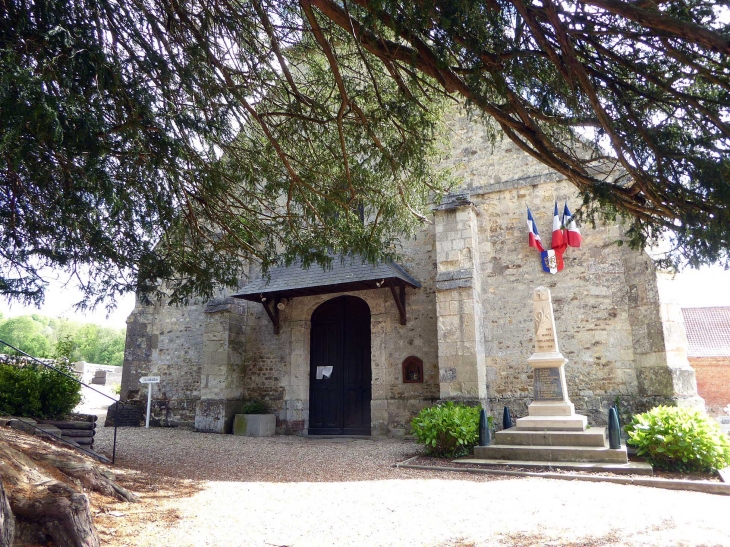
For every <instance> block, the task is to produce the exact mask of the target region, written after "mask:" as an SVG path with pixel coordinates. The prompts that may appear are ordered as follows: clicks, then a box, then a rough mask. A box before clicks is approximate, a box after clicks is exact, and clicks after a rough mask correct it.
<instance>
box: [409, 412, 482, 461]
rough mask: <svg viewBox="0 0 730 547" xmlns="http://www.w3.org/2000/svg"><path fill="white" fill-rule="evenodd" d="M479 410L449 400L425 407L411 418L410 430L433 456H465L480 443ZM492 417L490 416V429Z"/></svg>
mask: <svg viewBox="0 0 730 547" xmlns="http://www.w3.org/2000/svg"><path fill="white" fill-rule="evenodd" d="M480 410H481V407H478V406H466V405H463V404H454V403H452V402H451V401H449V402H446V403H441V404H438V405H436V406H432V407H429V408H424V409H423V410H421V412H419V413H418V416H416V417H415V418H413V421H412V422H411V431H412V432H413V434H414V435H415V436H416V439H418V442H419V443H421V444H423V445H425V446H426V450H427V452H428V453H429V454H431V455H432V456H443V457H449V458H455V457H457V456H462V455H464V454H468V453H469V450H471V447H473V446H474V445H476V444H477V442H478V440H479V411H480ZM491 425H492V418H491V416H490V417H489V427H491Z"/></svg>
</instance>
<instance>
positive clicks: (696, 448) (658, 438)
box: [626, 406, 730, 471]
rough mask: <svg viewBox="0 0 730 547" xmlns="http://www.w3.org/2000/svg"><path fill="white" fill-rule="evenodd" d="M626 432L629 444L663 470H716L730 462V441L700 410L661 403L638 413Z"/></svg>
mask: <svg viewBox="0 0 730 547" xmlns="http://www.w3.org/2000/svg"><path fill="white" fill-rule="evenodd" d="M626 432H627V433H628V435H629V439H628V444H630V445H631V446H634V447H636V448H637V449H638V450H637V453H638V454H639V455H640V456H645V457H646V459H647V460H649V462H650V463H651V464H652V465H654V466H656V467H658V468H660V469H670V470H679V471H713V470H716V469H722V468H723V467H727V466H728V465H730V440H729V439H728V438H727V435H725V434H724V433H723V432H722V430H721V429H720V427H719V426H718V424H717V423H715V422H714V421H713V420H711V419H709V418H708V417H707V416H705V415H704V414H703V413H701V412H699V411H697V410H691V409H688V408H679V407H669V406H658V407H656V408H653V409H651V410H650V411H649V412H644V413H643V414H637V415H636V416H634V418H633V420H632V422H631V423H630V424H629V425H628V426H626Z"/></svg>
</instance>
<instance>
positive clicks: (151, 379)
mask: <svg viewBox="0 0 730 547" xmlns="http://www.w3.org/2000/svg"><path fill="white" fill-rule="evenodd" d="M139 383H140V384H147V420H146V421H145V425H144V426H145V427H146V428H147V429H149V427H150V406H151V405H152V384H159V383H160V377H159V376H142V378H140V379H139Z"/></svg>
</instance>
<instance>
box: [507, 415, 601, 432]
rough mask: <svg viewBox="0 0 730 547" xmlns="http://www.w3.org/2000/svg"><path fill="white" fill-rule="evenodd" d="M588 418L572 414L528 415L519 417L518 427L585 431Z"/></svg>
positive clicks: (541, 429)
mask: <svg viewBox="0 0 730 547" xmlns="http://www.w3.org/2000/svg"><path fill="white" fill-rule="evenodd" d="M587 425H588V418H586V417H585V416H581V415H580V414H573V415H572V416H527V417H525V418H518V419H517V423H516V427H517V429H519V430H522V431H585V429H586V427H587Z"/></svg>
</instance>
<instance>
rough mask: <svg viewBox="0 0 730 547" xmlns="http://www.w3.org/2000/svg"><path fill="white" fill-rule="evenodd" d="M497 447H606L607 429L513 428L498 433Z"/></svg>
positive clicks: (496, 438) (496, 437)
mask: <svg viewBox="0 0 730 547" xmlns="http://www.w3.org/2000/svg"><path fill="white" fill-rule="evenodd" d="M494 444H495V445H520V446H598V447H603V446H606V428H605V427H592V428H590V429H586V430H585V431H524V430H522V429H519V428H516V427H511V428H509V429H503V430H502V431H497V433H496V435H495V440H494Z"/></svg>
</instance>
